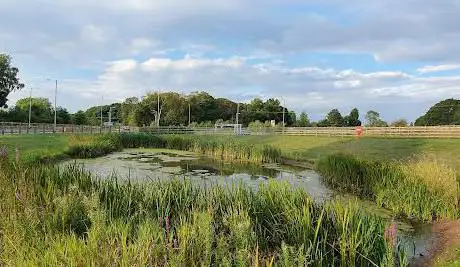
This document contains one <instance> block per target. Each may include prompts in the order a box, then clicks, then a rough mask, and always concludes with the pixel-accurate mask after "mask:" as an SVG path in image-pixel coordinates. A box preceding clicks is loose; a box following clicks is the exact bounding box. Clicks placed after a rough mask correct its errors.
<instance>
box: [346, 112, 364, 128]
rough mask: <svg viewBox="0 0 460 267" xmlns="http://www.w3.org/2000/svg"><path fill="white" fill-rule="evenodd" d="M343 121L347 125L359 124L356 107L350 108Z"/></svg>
mask: <svg viewBox="0 0 460 267" xmlns="http://www.w3.org/2000/svg"><path fill="white" fill-rule="evenodd" d="M344 123H345V125H346V126H349V127H355V126H360V125H361V121H360V120H359V110H358V109H357V108H354V109H352V110H351V111H350V115H348V116H345V118H344Z"/></svg>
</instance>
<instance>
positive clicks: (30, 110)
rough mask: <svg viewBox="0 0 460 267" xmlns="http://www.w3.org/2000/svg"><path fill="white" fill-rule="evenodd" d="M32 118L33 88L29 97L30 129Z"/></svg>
mask: <svg viewBox="0 0 460 267" xmlns="http://www.w3.org/2000/svg"><path fill="white" fill-rule="evenodd" d="M31 117H32V87H31V88H30V95H29V129H30V119H31Z"/></svg>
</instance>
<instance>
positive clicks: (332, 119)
mask: <svg viewBox="0 0 460 267" xmlns="http://www.w3.org/2000/svg"><path fill="white" fill-rule="evenodd" d="M326 120H327V124H328V126H333V127H341V126H343V125H344V120H343V117H342V115H341V114H340V112H339V110H338V109H333V110H331V111H330V112H329V113H328V114H327V116H326Z"/></svg>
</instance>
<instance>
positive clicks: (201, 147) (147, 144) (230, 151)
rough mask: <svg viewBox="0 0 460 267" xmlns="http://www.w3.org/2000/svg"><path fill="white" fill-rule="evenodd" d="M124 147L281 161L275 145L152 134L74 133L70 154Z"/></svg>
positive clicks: (89, 154)
mask: <svg viewBox="0 0 460 267" xmlns="http://www.w3.org/2000/svg"><path fill="white" fill-rule="evenodd" d="M122 148H167V149H175V150H185V151H193V152H197V153H201V154H204V155H209V156H212V157H215V158H218V159H223V160H227V161H239V162H255V163H276V162H281V151H280V149H278V148H275V147H271V146H266V145H264V146H256V145H252V144H248V143H241V142H238V141H236V140H232V139H212V138H208V137H202V136H187V135H154V134H148V133H122V134H106V135H96V136H74V137H71V138H70V139H69V148H68V149H67V152H66V153H67V154H68V155H70V156H72V157H76V158H94V157H99V156H102V155H105V154H108V153H111V152H114V151H119V150H121V149H122Z"/></svg>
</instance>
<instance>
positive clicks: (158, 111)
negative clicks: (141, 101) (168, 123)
mask: <svg viewBox="0 0 460 267" xmlns="http://www.w3.org/2000/svg"><path fill="white" fill-rule="evenodd" d="M157 96H158V99H157V104H158V109H157V127H158V128H160V91H158V93H157Z"/></svg>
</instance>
